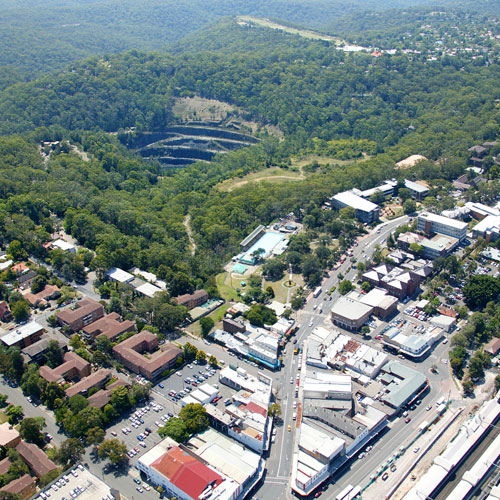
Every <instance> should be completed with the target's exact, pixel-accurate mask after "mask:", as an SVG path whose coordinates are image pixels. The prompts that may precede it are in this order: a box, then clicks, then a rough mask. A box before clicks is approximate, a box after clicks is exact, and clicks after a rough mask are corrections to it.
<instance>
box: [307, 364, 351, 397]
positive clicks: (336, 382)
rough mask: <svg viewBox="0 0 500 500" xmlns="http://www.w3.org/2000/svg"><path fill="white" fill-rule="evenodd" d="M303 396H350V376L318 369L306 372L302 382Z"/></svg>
mask: <svg viewBox="0 0 500 500" xmlns="http://www.w3.org/2000/svg"><path fill="white" fill-rule="evenodd" d="M303 392H304V398H309V399H345V400H350V399H351V396H352V384H351V377H350V376H349V375H342V374H336V373H328V372H323V371H320V370H318V371H317V372H315V373H313V372H308V373H307V375H306V376H305V378H304V382H303Z"/></svg>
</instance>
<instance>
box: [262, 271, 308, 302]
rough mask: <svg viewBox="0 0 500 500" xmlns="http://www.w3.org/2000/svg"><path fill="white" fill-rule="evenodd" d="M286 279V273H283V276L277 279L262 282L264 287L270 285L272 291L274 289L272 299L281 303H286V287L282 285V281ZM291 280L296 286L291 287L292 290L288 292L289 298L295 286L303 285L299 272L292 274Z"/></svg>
mask: <svg viewBox="0 0 500 500" xmlns="http://www.w3.org/2000/svg"><path fill="white" fill-rule="evenodd" d="M287 279H288V275H285V276H284V277H283V278H281V279H280V280H278V281H267V280H266V281H265V282H264V288H267V287H268V286H270V287H271V288H272V289H273V291H274V299H273V300H277V301H278V302H281V303H283V304H285V303H286V298H287V294H288V288H286V287H284V286H283V282H285V281H286V280H287ZM293 281H295V283H296V284H297V286H296V287H295V288H293V289H292V291H291V292H290V299H291V298H292V296H293V292H294V290H295V289H296V288H298V287H299V286H304V279H303V278H302V276H301V275H300V274H294V275H293Z"/></svg>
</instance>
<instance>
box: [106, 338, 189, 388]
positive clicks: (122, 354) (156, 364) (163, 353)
mask: <svg viewBox="0 0 500 500" xmlns="http://www.w3.org/2000/svg"><path fill="white" fill-rule="evenodd" d="M157 348H158V337H157V336H156V335H154V334H152V333H151V332H148V331H147V330H143V331H142V332H140V333H138V334H137V335H134V336H133V337H130V338H129V339H127V340H125V341H123V342H121V343H120V344H118V345H117V346H115V347H113V353H114V355H115V357H116V359H117V360H118V361H119V362H120V363H122V364H123V365H124V366H125V367H127V368H128V369H129V370H130V371H133V372H134V373H138V374H140V375H142V376H143V377H146V378H147V379H148V380H154V379H156V378H157V377H159V376H160V375H161V374H162V373H163V372H164V371H165V370H169V369H171V368H172V367H173V366H174V365H175V362H176V361H177V358H179V356H181V354H182V351H181V349H179V348H178V347H175V346H174V345H173V344H170V343H169V344H166V345H165V346H163V348H162V349H161V350H159V351H157V352H155V353H153V354H150V355H148V357H146V356H144V355H143V354H142V353H143V352H144V351H147V352H148V353H151V352H152V351H154V350H155V349H157Z"/></svg>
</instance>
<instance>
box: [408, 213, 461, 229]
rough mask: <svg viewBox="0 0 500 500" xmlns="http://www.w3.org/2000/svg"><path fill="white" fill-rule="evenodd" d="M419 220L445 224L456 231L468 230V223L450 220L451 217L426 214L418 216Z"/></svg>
mask: <svg viewBox="0 0 500 500" xmlns="http://www.w3.org/2000/svg"><path fill="white" fill-rule="evenodd" d="M418 218H419V219H422V220H428V221H431V222H436V223H437V224H444V225H446V226H449V227H454V228H455V229H460V230H462V229H466V228H467V223H466V222H461V221H459V220H455V219H450V218H449V217H443V216H442V215H437V214H432V213H430V212H424V213H422V214H420V215H419V216H418Z"/></svg>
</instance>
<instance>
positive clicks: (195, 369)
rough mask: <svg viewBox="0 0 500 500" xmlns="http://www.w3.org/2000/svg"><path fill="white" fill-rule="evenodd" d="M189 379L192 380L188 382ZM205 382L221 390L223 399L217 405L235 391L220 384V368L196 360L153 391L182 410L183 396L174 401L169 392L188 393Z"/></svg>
mask: <svg viewBox="0 0 500 500" xmlns="http://www.w3.org/2000/svg"><path fill="white" fill-rule="evenodd" d="M212 373H213V375H212ZM187 379H190V380H191V381H192V382H191V383H190V382H187ZM205 383H206V384H210V385H212V386H214V387H215V388H216V389H218V390H219V395H220V399H221V400H220V401H218V402H216V403H215V404H216V405H222V404H223V401H224V399H225V398H228V397H231V395H232V394H233V392H234V391H233V390H232V389H231V388H229V387H227V386H224V385H222V384H219V369H215V370H213V369H211V367H210V365H208V364H204V365H200V364H198V363H196V362H193V363H190V364H188V365H187V366H185V367H184V368H183V369H182V370H180V371H177V372H176V373H175V374H172V375H171V376H170V377H169V378H167V379H166V380H164V381H162V382H161V383H159V384H157V385H155V387H154V389H153V391H154V392H156V393H159V394H161V395H162V396H164V397H165V398H167V399H168V400H169V401H170V402H171V403H172V404H174V403H175V404H176V405H177V407H178V409H179V410H180V406H179V401H180V399H181V398H179V397H177V401H176V402H174V401H173V398H172V396H169V392H171V391H175V392H176V393H177V394H179V393H182V392H184V393H185V394H186V395H187V394H189V393H190V392H192V391H194V390H195V389H197V388H198V387H199V386H200V385H203V384H205ZM161 386H163V387H161Z"/></svg>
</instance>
